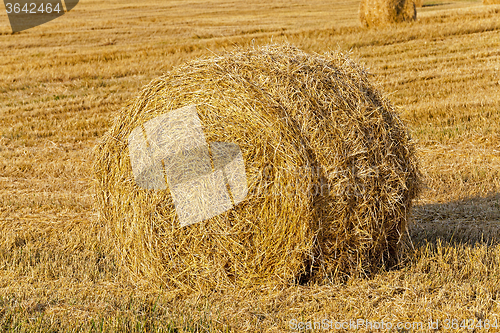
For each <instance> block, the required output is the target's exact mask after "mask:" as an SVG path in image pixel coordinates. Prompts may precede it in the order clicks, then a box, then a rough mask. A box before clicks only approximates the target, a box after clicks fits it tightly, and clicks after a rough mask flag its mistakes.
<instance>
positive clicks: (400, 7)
mask: <svg viewBox="0 0 500 333" xmlns="http://www.w3.org/2000/svg"><path fill="white" fill-rule="evenodd" d="M416 1H417V2H418V1H419V0H416ZM415 4H416V3H415V0H361V3H360V5H359V20H360V22H361V25H362V26H364V27H375V26H383V25H388V24H393V23H401V22H409V21H415V20H416V19H417V9H416V6H415Z"/></svg>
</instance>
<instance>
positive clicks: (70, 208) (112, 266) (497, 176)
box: [0, 0, 500, 332]
mask: <svg viewBox="0 0 500 333" xmlns="http://www.w3.org/2000/svg"><path fill="white" fill-rule="evenodd" d="M358 4H359V1H356V0H346V1H320V0H309V1H305V0H289V1H281V0H280V1H261V0H259V1H252V2H249V1H235V0H226V1H223V0H217V1H206V0H198V1H190V0H188V1H151V2H142V1H139V0H127V1H116V0H113V1H106V2H103V1H96V0H86V1H85V0H82V1H80V3H79V4H78V6H77V7H75V8H74V9H73V10H72V11H71V12H69V13H68V14H66V15H64V16H63V17H61V18H59V19H57V20H54V21H52V22H49V23H47V24H45V25H42V26H40V27H36V28H33V29H30V30H27V31H24V32H21V33H16V34H11V32H10V28H9V26H8V19H7V16H6V14H5V11H4V9H3V7H0V11H1V13H3V14H1V15H0V331H15V332H25V331H29V332H31V331H37V332H57V331H61V332H68V331H74V332H89V331H90V332H101V331H102V332H111V331H113V332H114V331H131V332H142V331H154V332H156V331H158V332H183V331H201V332H205V331H206V332H212V331H213V332H218V331H232V332H260V331H262V332H267V331H269V332H282V331H290V328H293V327H292V326H293V325H292V326H290V321H291V320H296V321H297V322H308V321H311V322H318V321H321V320H323V319H327V320H332V321H333V322H335V321H349V320H358V319H363V320H370V321H374V322H375V321H377V322H381V321H384V322H386V323H387V322H391V323H393V324H394V325H395V324H396V323H398V322H416V323H417V324H416V325H417V326H414V327H413V328H410V329H408V330H406V331H428V330H429V329H428V327H427V326H424V328H423V329H422V328H421V327H419V326H418V322H423V323H425V325H427V323H428V321H429V320H433V321H436V320H438V321H439V325H440V327H441V329H444V328H445V325H446V320H447V319H448V320H450V322H449V323H448V324H449V325H450V326H451V325H452V322H451V320H452V319H456V320H457V321H458V323H459V324H461V323H462V320H469V322H468V324H469V325H470V323H471V322H472V321H474V322H475V325H477V324H478V323H479V322H480V321H481V323H482V324H481V325H477V326H475V328H474V330H473V329H468V330H469V331H476V332H480V331H486V329H485V325H484V324H485V323H486V321H488V323H491V324H493V323H495V321H498V326H499V327H500V304H499V302H500V246H498V245H497V244H498V243H500V242H499V240H500V232H499V231H500V228H499V227H500V5H490V6H484V5H482V3H481V1H477V0H461V1H459V0H449V1H442V0H426V1H425V2H424V7H422V8H419V9H418V21H417V22H415V23H411V24H401V25H398V26H395V27H394V26H393V27H385V28H379V29H375V30H366V29H363V28H361V27H360V26H359V23H358V17H357V8H358ZM271 42H273V43H281V42H289V43H291V44H293V45H295V46H297V47H299V48H301V49H303V50H305V51H308V52H317V53H322V52H326V51H329V50H337V49H341V50H344V51H349V52H350V53H351V57H352V58H353V59H354V60H356V61H358V62H360V63H362V64H364V65H365V66H366V67H367V68H368V70H369V71H370V73H372V79H373V80H374V81H377V82H378V83H379V84H380V87H381V89H382V90H383V91H384V92H385V93H386V95H387V96H388V98H389V99H390V100H391V101H392V102H393V103H394V104H396V105H398V106H399V107H400V112H401V115H402V118H403V119H404V120H405V121H406V122H407V124H408V126H409V128H410V131H411V135H412V137H413V138H414V139H415V140H416V141H417V147H418V154H419V158H420V161H421V168H422V171H423V172H424V175H425V181H426V187H425V189H424V191H423V193H422V195H421V196H420V197H419V199H418V200H417V202H416V203H415V207H414V209H413V212H412V216H411V220H412V221H411V222H412V225H411V227H410V230H409V233H410V235H411V237H412V240H413V247H412V246H411V245H409V246H408V249H407V259H406V260H405V262H403V263H402V265H401V267H399V268H398V269H395V270H391V271H385V272H380V273H379V274H377V275H375V276H373V277H371V278H352V279H351V280H349V281H347V282H345V283H344V284H338V285H326V286H325V285H324V286H308V285H305V286H292V287H289V288H285V289H265V288H261V287H258V286H256V287H255V288H254V289H252V290H249V289H244V290H241V289H235V290H232V291H225V292H216V291H214V292H213V293H211V294H203V295H202V294H191V295H184V294H181V293H179V292H176V291H171V290H159V289H157V288H155V287H153V286H149V285H148V284H147V281H144V283H141V284H137V283H133V282H132V281H131V280H130V278H129V277H128V275H127V274H126V273H125V272H123V271H122V270H120V268H119V267H118V264H117V260H116V258H115V257H114V255H113V254H112V253H113V252H112V248H111V247H110V245H109V241H107V240H106V239H104V236H103V233H102V231H101V230H100V227H99V225H98V224H97V223H96V218H97V216H96V213H95V207H93V188H92V174H91V164H92V156H91V150H92V148H93V147H94V146H95V144H96V142H97V140H98V139H99V138H100V137H101V136H102V135H103V134H104V133H105V132H106V130H107V129H108V128H109V127H110V125H111V123H112V121H113V115H114V113H115V112H116V111H118V110H119V109H120V108H121V107H123V106H124V105H125V103H126V102H127V100H129V99H130V98H133V97H134V96H136V95H137V94H138V93H139V91H140V88H141V87H142V86H143V85H145V84H147V83H148V82H149V81H151V80H152V79H153V78H155V77H158V76H160V75H161V74H163V73H164V72H166V71H168V70H169V69H171V68H172V67H174V66H176V65H179V64H181V63H183V62H185V61H187V60H189V59H193V58H196V57H200V56H204V55H211V54H213V53H220V52H223V51H224V50H231V49H233V48H234V47H235V46H244V47H251V46H252V45H262V44H266V43H271ZM481 327H482V328H481ZM359 328H360V329H359V331H371V330H370V329H367V328H366V327H362V326H360V327H359ZM350 330H351V329H349V328H348V329H345V328H344V329H340V330H339V331H350ZM466 330H467V329H466ZM292 331H293V330H292ZM317 331H321V330H317ZM372 331H377V330H372ZM489 331H500V328H491V329H490V330H489Z"/></svg>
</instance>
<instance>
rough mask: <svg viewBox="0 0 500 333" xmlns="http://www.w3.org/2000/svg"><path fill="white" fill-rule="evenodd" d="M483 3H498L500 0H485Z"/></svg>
mask: <svg viewBox="0 0 500 333" xmlns="http://www.w3.org/2000/svg"><path fill="white" fill-rule="evenodd" d="M483 4H485V5H498V4H500V1H499V0H483Z"/></svg>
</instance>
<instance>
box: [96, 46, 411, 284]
mask: <svg viewBox="0 0 500 333" xmlns="http://www.w3.org/2000/svg"><path fill="white" fill-rule="evenodd" d="M190 106H192V107H190ZM179 115H188V118H190V120H189V121H190V125H186V124H187V123H182V121H180V122H177V123H175V122H172V124H174V125H175V126H174V125H172V127H171V128H170V129H169V130H167V131H165V132H164V133H163V135H165V136H166V137H170V139H168V140H174V141H175V140H176V138H177V136H175V137H174V135H173V134H172V133H174V132H177V133H184V134H182V135H185V136H186V138H184V139H182V138H181V139H179V140H181V141H182V140H184V141H185V142H184V143H183V144H189V142H192V141H196V140H197V139H193V138H194V136H190V135H191V134H186V133H194V132H196V131H198V132H199V133H201V127H202V132H203V133H204V136H205V138H204V139H203V140H200V142H201V141H203V142H204V141H205V140H206V142H209V143H211V144H210V147H211V154H212V160H213V164H214V166H215V170H219V169H220V168H221V166H217V164H219V163H218V162H217V161H216V158H217V157H216V156H219V155H218V154H219V153H220V151H217V149H218V148H216V146H213V145H212V143H217V142H218V143H221V142H222V143H226V144H227V145H231V144H232V145H234V146H232V147H233V148H234V147H236V149H235V150H234V151H235V152H236V153H235V154H234V156H236V155H238V154H239V153H240V154H241V157H242V161H243V163H244V173H246V177H247V182H246V185H247V186H248V193H247V194H246V197H244V199H243V198H240V199H238V200H234V201H235V205H234V207H233V208H231V209H228V210H225V209H227V208H228V207H226V208H224V209H222V210H221V211H223V212H222V213H220V214H219V215H216V214H212V215H216V216H213V217H210V218H208V219H206V220H204V221H202V222H198V223H194V224H190V223H185V221H186V220H184V218H183V217H182V216H180V215H182V214H181V213H180V211H182V209H179V206H177V204H178V203H179V202H177V203H176V202H174V201H175V200H177V201H179V199H175V198H172V193H175V196H178V193H179V192H178V191H177V187H176V186H177V185H176V184H178V183H179V182H181V180H180V178H182V176H183V175H182V172H180V173H179V172H178V174H177V175H176V176H172V174H171V173H170V171H168V170H170V168H171V167H170V166H171V165H173V164H172V163H173V162H172V160H171V159H170V157H169V160H168V161H164V165H163V167H164V168H165V169H168V170H167V171H165V173H167V175H166V176H165V177H163V178H162V179H159V181H160V183H162V184H163V183H167V185H166V187H165V188H164V189H159V190H152V189H147V187H148V186H140V183H141V180H138V179H137V178H135V176H134V170H133V168H132V164H131V157H130V156H129V153H132V152H133V151H135V152H136V151H137V147H135V148H131V147H129V142H132V141H130V140H131V138H132V137H138V138H140V140H152V139H151V136H153V135H156V134H152V130H151V128H153V127H154V126H153V127H152V125H151V124H152V122H153V123H154V122H156V123H158V121H156V120H155V119H160V118H161V119H164V120H165V119H167V118H168V119H177V120H179V119H180V118H179V117H180V116H179ZM169 121H170V120H169ZM200 124H201V125H200ZM155 126H156V125H155ZM200 126H201V127H200ZM193 131H194V132H193ZM169 134H170V136H169ZM143 135H144V137H143ZM197 135H198V134H197ZM144 138H145V139H144ZM148 138H149V139H148ZM155 140H157V139H155ZM168 140H167V139H165V141H168ZM174 141H171V142H174ZM203 142H202V143H200V144H201V145H202V146H203V147H205V148H203V149H202V150H204V151H208V150H206V147H208V146H207V145H206V143H203ZM149 145H150V146H151V145H152V143H151V142H149ZM169 147H170V148H169V149H170V150H175V148H172V145H170V146H169ZM199 147H200V146H199ZM143 149H144V150H147V149H149V148H146V146H144V147H143ZM214 149H215V150H214ZM167 150H168V149H167ZM180 153H181V152H180V150H179V151H177V152H172V154H177V155H175V156H180V155H179V154H180ZM95 154H96V161H95V165H94V171H95V175H96V179H97V198H98V200H97V203H98V207H99V209H100V218H101V221H102V222H103V223H105V224H106V225H107V226H108V227H109V228H110V232H111V236H110V237H113V238H114V239H115V241H116V248H117V250H118V251H119V252H120V254H121V257H122V259H123V262H122V263H123V265H124V267H127V268H128V269H130V271H131V272H132V273H133V275H134V276H136V277H137V278H141V279H146V280H149V281H152V282H154V283H159V284H162V285H166V286H169V287H175V288H184V289H196V290H205V289H206V288H224V287H226V286H228V285H240V286H241V285H249V284H256V283H257V284H259V283H265V284H267V283H272V284H288V283H293V282H300V281H302V282H304V281H306V280H308V281H318V282H321V281H324V280H325V279H330V278H333V279H335V278H344V277H346V276H348V275H351V274H370V273H372V272H374V271H376V270H377V269H379V268H380V267H382V266H384V265H386V266H387V265H390V264H393V263H395V262H397V258H398V248H399V246H400V239H401V236H402V234H403V232H404V230H405V228H406V221H407V215H408V212H409V209H410V206H411V201H412V199H413V198H414V197H415V195H416V194H417V191H418V184H419V177H418V175H419V174H418V169H417V164H416V160H415V156H414V148H413V144H412V141H411V140H410V138H409V136H408V134H407V131H406V128H405V126H404V125H403V124H402V123H401V121H400V120H399V118H398V116H397V114H396V113H395V110H394V107H393V106H392V105H391V104H390V103H389V102H388V101H387V100H386V99H385V98H384V97H382V96H381V94H380V93H379V91H378V90H377V89H376V87H375V86H374V85H373V84H372V83H370V81H369V80H368V78H367V74H366V72H365V71H364V69H363V68H361V67H359V66H358V65H356V64H355V63H353V62H352V61H351V60H350V59H349V58H348V57H347V56H346V55H343V54H340V53H339V54H337V53H330V54H327V55H325V56H319V55H311V54H307V53H304V52H302V51H300V50H298V49H297V48H294V47H292V46H290V45H282V46H279V45H270V46H264V47H261V48H257V49H252V50H248V51H235V52H233V53H227V54H224V55H221V56H215V57H212V58H208V59H202V60H196V61H192V62H190V63H188V64H185V65H183V66H180V67H178V68H176V69H174V70H172V71H171V72H169V73H167V74H165V75H164V76H162V77H160V78H158V79H156V80H154V81H152V82H151V83H150V84H148V85H147V86H146V87H145V88H144V89H143V90H142V92H141V94H140V96H139V97H137V98H136V99H135V100H134V101H133V102H131V103H130V104H129V105H127V106H126V107H125V108H124V109H123V110H121V111H120V112H119V113H118V115H117V116H116V119H115V122H114V124H113V126H112V128H111V129H110V131H109V132H108V133H107V134H106V135H105V136H104V138H103V139H102V141H101V142H100V143H99V144H98V146H97V147H96V150H95ZM133 154H135V153H133ZM195 155H196V156H197V158H198V157H199V156H200V152H198V153H196V154H195ZM169 156H173V155H169ZM234 156H233V157H234ZM167 165H168V167H167ZM221 165H222V164H221ZM160 167H161V166H160ZM191 169H192V167H189V168H185V169H183V170H190V171H189V172H191V171H192V170H191ZM211 170H213V169H212V167H211V166H210V165H208V166H207V170H205V171H203V172H202V173H207V172H210V171H211ZM224 172H226V171H224ZM225 176H226V177H227V176H228V174H227V173H225ZM141 177H142V176H141ZM165 178H166V179H167V180H166V181H164V180H165ZM228 178H230V177H228ZM226 181H227V180H226ZM169 182H173V183H175V184H172V183H169ZM229 185H230V186H229V187H230V190H231V191H233V187H232V185H231V184H229ZM176 191H177V192H176ZM222 191H224V190H222ZM232 194H233V195H234V192H232ZM181 196H182V195H181ZM241 199H242V200H241ZM237 201H241V202H239V203H238V202H237ZM193 202H194V201H193ZM193 204H194V203H193ZM229 206H231V205H230V204H229ZM184 207H186V206H184ZM176 209H177V210H178V211H176ZM188 209H189V207H188ZM224 210H225V211H224ZM200 212H201V210H200ZM183 221H184V222H183Z"/></svg>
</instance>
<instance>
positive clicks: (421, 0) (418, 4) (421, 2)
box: [414, 0, 424, 8]
mask: <svg viewBox="0 0 500 333" xmlns="http://www.w3.org/2000/svg"><path fill="white" fill-rule="evenodd" d="M414 2H415V7H417V8H419V7H422V6H423V5H424V0H415V1H414Z"/></svg>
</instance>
